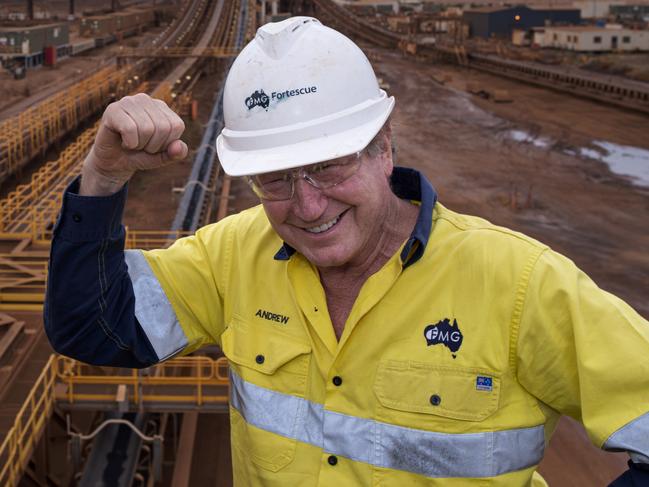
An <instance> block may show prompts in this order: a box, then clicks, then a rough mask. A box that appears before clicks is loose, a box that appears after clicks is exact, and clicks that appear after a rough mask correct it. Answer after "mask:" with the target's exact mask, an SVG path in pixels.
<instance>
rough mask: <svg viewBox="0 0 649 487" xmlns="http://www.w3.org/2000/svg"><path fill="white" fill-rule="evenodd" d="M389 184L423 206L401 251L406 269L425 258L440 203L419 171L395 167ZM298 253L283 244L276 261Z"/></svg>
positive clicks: (420, 206) (405, 196)
mask: <svg viewBox="0 0 649 487" xmlns="http://www.w3.org/2000/svg"><path fill="white" fill-rule="evenodd" d="M390 184H391V186H392V191H393V192H394V194H396V195H397V196H398V197H399V198H402V199H406V200H412V201H418V202H419V203H420V204H419V215H418V216H417V223H416V224H415V228H414V229H413V230H412V233H411V234H410V237H409V238H408V240H407V241H406V244H405V245H404V246H403V250H402V251H401V262H402V265H403V268H404V269H405V268H406V267H408V266H409V265H412V264H414V263H415V262H417V261H418V260H419V259H420V258H421V256H422V255H424V250H426V245H427V244H428V238H429V236H430V230H431V228H432V225H433V208H434V207H435V203H436V202H437V193H436V192H435V188H433V185H432V184H430V182H429V181H428V179H426V176H424V175H423V174H422V173H420V172H419V171H417V170H416V169H411V168H408V167H398V166H395V168H394V170H393V171H392V176H391V177H390ZM295 252H296V251H295V249H294V248H293V247H291V246H290V245H289V244H287V243H286V242H284V243H283V244H282V246H281V247H280V249H279V251H278V252H277V253H276V254H275V257H274V258H275V260H289V259H290V258H291V256H292V255H293V254H294V253H295Z"/></svg>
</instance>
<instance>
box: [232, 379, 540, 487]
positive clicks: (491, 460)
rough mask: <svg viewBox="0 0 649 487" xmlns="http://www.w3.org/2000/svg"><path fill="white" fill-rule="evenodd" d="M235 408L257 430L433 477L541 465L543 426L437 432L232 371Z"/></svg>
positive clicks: (486, 473)
mask: <svg viewBox="0 0 649 487" xmlns="http://www.w3.org/2000/svg"><path fill="white" fill-rule="evenodd" d="M230 384H231V387H230V390H231V405H232V407H233V408H234V409H236V410H237V411H239V413H240V414H241V416H243V418H244V419H245V421H246V422H247V423H249V424H251V425H253V426H255V427H257V428H259V429H262V430H265V431H269V432H272V433H275V434H278V435H281V436H285V437H287V438H292V439H296V440H298V441H301V442H303V443H308V444H310V445H313V446H315V447H318V448H322V449H323V450H324V451H325V452H327V453H332V454H335V455H339V456H342V457H346V458H349V459H351V460H355V461H358V462H363V463H368V464H370V465H374V466H376V467H384V468H389V469H393V470H403V471H406V472H411V473H415V474H419V475H423V476H426V477H431V478H453V477H460V478H466V477H472V478H478V477H493V476H496V475H501V474H504V473H507V472H513V471H516V470H522V469H524V468H528V467H531V466H533V465H537V464H538V463H539V462H540V461H541V458H542V457H543V451H544V448H545V439H544V434H543V425H539V426H534V427H530V428H518V429H510V430H503V431H490V432H483V433H462V434H452V433H435V432H431V431H424V430H418V429H414V428H406V427H403V426H396V425H392V424H387V423H383V422H380V421H375V420H371V419H366V418H359V417H356V416H350V415H347V414H341V413H336V412H333V411H326V410H324V408H323V406H322V405H321V404H317V403H313V402H311V401H309V400H307V399H303V398H300V397H296V396H291V395H288V394H283V393H280V392H275V391H272V390H270V389H266V388H264V387H260V386H257V385H255V384H252V383H250V382H247V381H244V380H243V379H242V378H241V377H239V376H238V375H237V374H236V373H235V372H234V370H232V369H230Z"/></svg>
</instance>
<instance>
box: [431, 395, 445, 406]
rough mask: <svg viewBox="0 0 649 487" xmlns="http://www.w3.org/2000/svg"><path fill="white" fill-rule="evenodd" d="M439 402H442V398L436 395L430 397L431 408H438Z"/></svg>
mask: <svg viewBox="0 0 649 487" xmlns="http://www.w3.org/2000/svg"><path fill="white" fill-rule="evenodd" d="M441 402H442V398H441V397H439V396H438V395H437V394H433V395H432V396H430V403H431V404H432V405H433V406H439V403H441Z"/></svg>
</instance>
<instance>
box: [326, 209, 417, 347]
mask: <svg viewBox="0 0 649 487" xmlns="http://www.w3.org/2000/svg"><path fill="white" fill-rule="evenodd" d="M418 214H419V207H417V206H415V205H413V204H411V203H409V202H408V201H405V200H402V199H399V198H397V197H396V196H394V198H393V200H392V201H391V204H390V205H389V207H388V208H387V211H386V214H385V218H383V219H381V221H380V222H377V228H376V231H375V232H373V235H374V236H375V237H376V238H375V239H372V240H369V242H372V245H371V246H369V247H370V248H368V251H367V252H366V253H364V254H361V255H360V258H358V259H355V260H354V261H353V262H350V263H348V264H346V265H344V266H337V267H324V268H318V271H319V273H320V281H321V282H322V286H323V288H324V291H325V295H326V297H327V306H328V308H329V315H330V317H331V320H332V323H333V325H334V330H335V332H336V336H337V337H338V338H339V339H340V336H341V335H342V331H343V329H344V327H345V322H346V321H347V317H348V316H349V313H350V312H351V309H352V307H353V305H354V302H355V301H356V298H357V297H358V293H359V292H360V290H361V288H362V287H363V284H364V283H365V281H366V280H367V279H368V278H369V277H370V276H371V275H372V274H374V273H375V272H377V271H378V270H379V269H380V268H381V267H383V265H384V264H385V263H386V262H387V261H388V260H389V259H390V258H391V257H392V256H393V255H394V254H395V253H396V252H397V250H399V248H400V247H401V245H402V244H403V242H405V241H406V239H407V238H408V237H409V236H410V234H411V233H412V230H413V228H414V226H415V223H416V221H417V215H418Z"/></svg>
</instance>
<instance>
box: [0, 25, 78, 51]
mask: <svg viewBox="0 0 649 487" xmlns="http://www.w3.org/2000/svg"><path fill="white" fill-rule="evenodd" d="M69 43H70V31H69V27H68V24H66V23H61V24H46V25H34V26H31V27H0V52H6V53H15V54H34V53H39V52H42V51H43V49H45V48H46V47H48V46H53V47H59V46H63V45H66V44H69Z"/></svg>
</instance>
